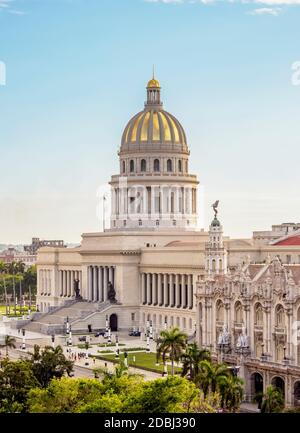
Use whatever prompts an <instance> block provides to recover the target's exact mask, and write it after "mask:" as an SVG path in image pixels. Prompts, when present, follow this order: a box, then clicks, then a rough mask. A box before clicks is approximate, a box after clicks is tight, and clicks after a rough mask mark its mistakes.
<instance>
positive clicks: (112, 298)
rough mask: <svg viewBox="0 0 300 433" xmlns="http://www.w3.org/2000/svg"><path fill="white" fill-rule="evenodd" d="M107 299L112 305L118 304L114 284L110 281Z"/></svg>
mask: <svg viewBox="0 0 300 433" xmlns="http://www.w3.org/2000/svg"><path fill="white" fill-rule="evenodd" d="M107 298H108V300H109V301H110V302H111V303H112V304H114V303H116V302H117V300H116V291H115V289H114V286H113V284H112V283H111V282H110V281H109V282H108V291H107Z"/></svg>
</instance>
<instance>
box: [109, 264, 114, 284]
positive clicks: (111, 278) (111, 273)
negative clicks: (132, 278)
mask: <svg viewBox="0 0 300 433" xmlns="http://www.w3.org/2000/svg"><path fill="white" fill-rule="evenodd" d="M108 281H110V282H111V283H112V284H113V283H114V282H113V267H112V266H110V267H109V268H108Z"/></svg>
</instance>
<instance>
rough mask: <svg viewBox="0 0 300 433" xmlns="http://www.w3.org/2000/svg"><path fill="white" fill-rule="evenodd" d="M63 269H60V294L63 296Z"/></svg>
mask: <svg viewBox="0 0 300 433" xmlns="http://www.w3.org/2000/svg"><path fill="white" fill-rule="evenodd" d="M63 282H64V280H63V271H59V296H63Z"/></svg>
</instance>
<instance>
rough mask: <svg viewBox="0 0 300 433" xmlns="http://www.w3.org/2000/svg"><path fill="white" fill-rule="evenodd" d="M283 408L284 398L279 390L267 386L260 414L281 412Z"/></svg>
mask: <svg viewBox="0 0 300 433" xmlns="http://www.w3.org/2000/svg"><path fill="white" fill-rule="evenodd" d="M283 408H284V398H283V393H282V391H281V389H279V388H276V387H275V386H272V385H271V386H268V388H267V390H266V393H265V394H264V396H263V402H262V405H261V413H275V412H282V411H283Z"/></svg>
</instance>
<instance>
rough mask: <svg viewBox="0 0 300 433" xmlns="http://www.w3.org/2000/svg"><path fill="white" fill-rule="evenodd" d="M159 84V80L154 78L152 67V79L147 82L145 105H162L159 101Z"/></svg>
mask: <svg viewBox="0 0 300 433" xmlns="http://www.w3.org/2000/svg"><path fill="white" fill-rule="evenodd" d="M160 90H161V87H160V84H159V81H158V80H157V79H156V78H155V74H154V68H153V76H152V79H151V80H150V81H149V82H148V84H147V102H146V104H145V107H146V108H147V107H153V105H160V106H162V102H161V101H160Z"/></svg>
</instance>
